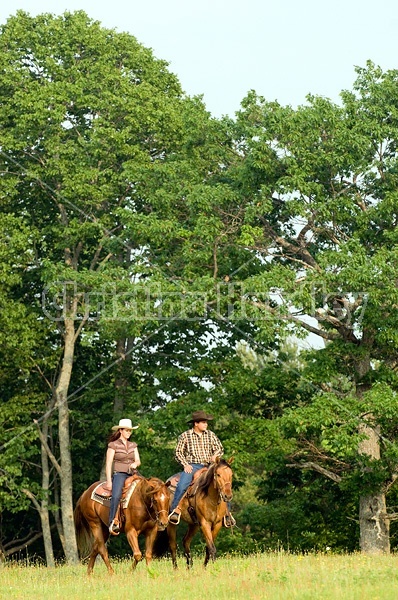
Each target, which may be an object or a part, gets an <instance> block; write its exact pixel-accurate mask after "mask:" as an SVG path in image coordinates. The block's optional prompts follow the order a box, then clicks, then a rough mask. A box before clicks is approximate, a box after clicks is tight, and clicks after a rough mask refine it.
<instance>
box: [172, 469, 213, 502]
mask: <svg viewBox="0 0 398 600" xmlns="http://www.w3.org/2000/svg"><path fill="white" fill-rule="evenodd" d="M204 466H205V465H201V464H198V463H193V464H191V467H192V473H185V471H183V472H182V473H181V474H180V479H179V480H178V483H177V487H176V491H175V492H174V498H173V502H172V503H171V507H170V512H173V510H174V509H175V507H176V506H177V504H178V503H179V501H180V500H181V498H182V497H183V495H184V493H185V491H186V490H187V488H188V486H189V484H190V483H191V481H192V479H193V476H194V474H195V473H196V471H199V469H203V467H204Z"/></svg>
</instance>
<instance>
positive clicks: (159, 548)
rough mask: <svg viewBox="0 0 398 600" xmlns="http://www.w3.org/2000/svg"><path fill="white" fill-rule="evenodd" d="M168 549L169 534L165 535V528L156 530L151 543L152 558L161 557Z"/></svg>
mask: <svg viewBox="0 0 398 600" xmlns="http://www.w3.org/2000/svg"><path fill="white" fill-rule="evenodd" d="M169 549H170V546H169V536H168V535H167V529H164V530H163V531H158V534H157V536H156V539H155V543H154V545H153V549H152V552H153V556H154V558H162V556H164V555H165V554H166V552H167V551H168V550H169Z"/></svg>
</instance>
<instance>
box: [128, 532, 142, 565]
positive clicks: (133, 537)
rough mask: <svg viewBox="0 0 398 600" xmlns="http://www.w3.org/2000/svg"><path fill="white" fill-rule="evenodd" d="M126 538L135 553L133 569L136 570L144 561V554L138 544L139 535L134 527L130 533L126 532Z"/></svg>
mask: <svg viewBox="0 0 398 600" xmlns="http://www.w3.org/2000/svg"><path fill="white" fill-rule="evenodd" d="M126 536H127V540H128V543H129V544H130V548H131V549H132V551H133V558H134V560H133V565H132V568H133V569H135V568H136V566H137V564H138V563H139V562H140V560H142V552H141V550H140V547H139V544H138V534H137V530H136V529H135V528H134V527H130V529H129V530H128V531H126Z"/></svg>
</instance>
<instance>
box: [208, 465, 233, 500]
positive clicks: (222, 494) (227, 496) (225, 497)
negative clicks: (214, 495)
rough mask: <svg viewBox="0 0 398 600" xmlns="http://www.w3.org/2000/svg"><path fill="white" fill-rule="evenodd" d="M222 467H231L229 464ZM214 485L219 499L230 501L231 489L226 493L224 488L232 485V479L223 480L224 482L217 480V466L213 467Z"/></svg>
mask: <svg viewBox="0 0 398 600" xmlns="http://www.w3.org/2000/svg"><path fill="white" fill-rule="evenodd" d="M223 468H224V469H227V468H228V469H230V468H231V467H229V466H225V467H223ZM213 479H214V487H215V488H216V489H217V490H218V494H219V497H220V500H222V501H223V502H230V501H231V500H232V489H231V493H226V492H225V491H224V488H225V487H226V486H227V485H229V486H231V485H232V481H225V482H224V483H221V484H220V482H219V477H218V473H217V467H216V468H215V469H214V476H213Z"/></svg>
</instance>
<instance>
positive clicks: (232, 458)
mask: <svg viewBox="0 0 398 600" xmlns="http://www.w3.org/2000/svg"><path fill="white" fill-rule="evenodd" d="M234 460H235V457H234V456H231V458H229V459H228V460H227V463H228V464H229V465H232V463H233V462H234Z"/></svg>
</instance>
